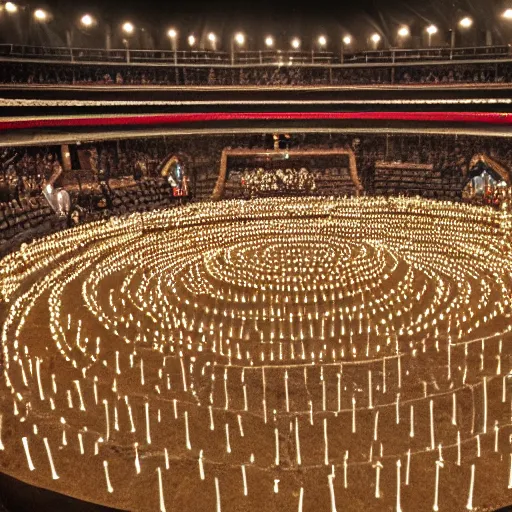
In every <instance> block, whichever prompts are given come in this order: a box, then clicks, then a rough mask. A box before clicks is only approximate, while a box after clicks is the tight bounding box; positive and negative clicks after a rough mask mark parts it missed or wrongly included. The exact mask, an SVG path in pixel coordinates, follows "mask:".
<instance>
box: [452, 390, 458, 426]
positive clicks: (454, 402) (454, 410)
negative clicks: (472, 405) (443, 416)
mask: <svg viewBox="0 0 512 512" xmlns="http://www.w3.org/2000/svg"><path fill="white" fill-rule="evenodd" d="M452 425H457V395H456V394H455V393H453V394H452Z"/></svg>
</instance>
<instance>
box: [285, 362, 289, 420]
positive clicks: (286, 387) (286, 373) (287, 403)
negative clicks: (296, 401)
mask: <svg viewBox="0 0 512 512" xmlns="http://www.w3.org/2000/svg"><path fill="white" fill-rule="evenodd" d="M284 393H285V397H286V412H290V399H289V396H288V370H285V372H284Z"/></svg>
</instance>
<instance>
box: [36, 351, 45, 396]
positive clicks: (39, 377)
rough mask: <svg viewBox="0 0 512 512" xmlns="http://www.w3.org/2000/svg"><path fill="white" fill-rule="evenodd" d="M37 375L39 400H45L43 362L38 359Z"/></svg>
mask: <svg viewBox="0 0 512 512" xmlns="http://www.w3.org/2000/svg"><path fill="white" fill-rule="evenodd" d="M36 375H37V387H38V388H39V398H40V399H41V400H44V393H43V385H42V384H41V360H40V359H39V358H38V357H36Z"/></svg>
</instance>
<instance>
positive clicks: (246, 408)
mask: <svg viewBox="0 0 512 512" xmlns="http://www.w3.org/2000/svg"><path fill="white" fill-rule="evenodd" d="M243 390H244V411H248V410H249V406H248V404H247V386H246V385H245V383H244V385H243Z"/></svg>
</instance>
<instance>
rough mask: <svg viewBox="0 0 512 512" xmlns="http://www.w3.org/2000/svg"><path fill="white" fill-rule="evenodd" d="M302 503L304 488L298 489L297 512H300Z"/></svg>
mask: <svg viewBox="0 0 512 512" xmlns="http://www.w3.org/2000/svg"><path fill="white" fill-rule="evenodd" d="M303 503H304V487H301V488H300V492H299V510H298V512H302V504H303Z"/></svg>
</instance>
